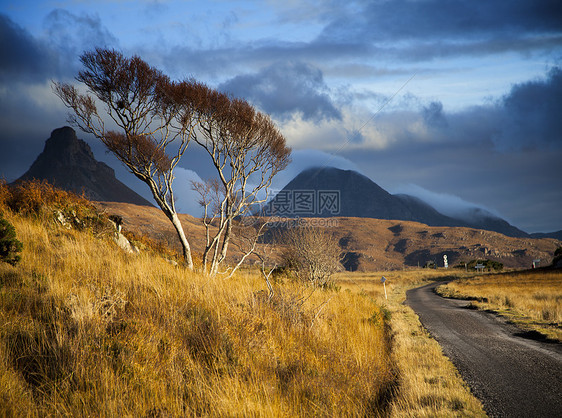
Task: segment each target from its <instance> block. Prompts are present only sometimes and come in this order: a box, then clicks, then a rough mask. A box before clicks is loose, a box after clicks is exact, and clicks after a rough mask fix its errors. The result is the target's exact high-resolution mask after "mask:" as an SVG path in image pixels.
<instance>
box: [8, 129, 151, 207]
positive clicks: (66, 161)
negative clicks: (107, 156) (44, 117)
mask: <svg viewBox="0 0 562 418" xmlns="http://www.w3.org/2000/svg"><path fill="white" fill-rule="evenodd" d="M32 179H38V180H46V181H48V182H49V183H51V184H53V185H55V186H57V187H60V188H61V189H64V190H68V191H72V192H75V193H78V194H80V193H82V192H84V193H85V195H86V196H87V197H88V198H89V199H91V200H98V201H109V202H125V203H134V204H136V205H143V206H152V204H151V203H150V202H149V201H148V200H146V199H145V198H143V197H142V196H140V195H139V194H137V193H136V192H134V191H133V190H131V189H130V188H129V187H127V186H126V185H125V184H123V183H122V182H120V181H119V180H118V179H117V178H116V177H115V171H114V170H113V169H112V168H111V167H109V166H108V165H107V164H105V163H102V162H100V161H97V160H96V159H95V157H94V154H93V153H92V150H91V148H90V146H89V145H88V144H87V143H86V142H84V141H83V140H81V139H78V137H77V136H76V132H75V131H74V129H72V128H70V127H68V126H65V127H63V128H58V129H55V130H54V131H53V132H52V133H51V136H50V138H49V139H47V141H46V142H45V148H44V149H43V152H42V153H41V154H39V156H38V157H37V159H36V160H35V161H34V163H33V164H32V165H31V167H30V168H29V170H28V171H27V172H26V173H25V174H24V175H23V176H21V177H20V178H19V179H17V180H16V182H18V181H22V180H32Z"/></svg>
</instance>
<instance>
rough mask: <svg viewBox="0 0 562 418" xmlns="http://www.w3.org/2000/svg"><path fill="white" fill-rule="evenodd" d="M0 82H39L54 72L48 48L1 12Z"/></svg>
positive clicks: (53, 57) (53, 58)
mask: <svg viewBox="0 0 562 418" xmlns="http://www.w3.org/2000/svg"><path fill="white" fill-rule="evenodd" d="M0 39H2V42H0V82H2V83H6V82H13V81H14V80H19V81H26V82H41V81H44V80H46V79H48V78H49V77H51V76H52V75H54V74H56V73H57V70H58V58H57V56H56V54H55V53H54V52H53V51H52V50H51V48H50V47H49V46H48V45H46V44H45V43H43V42H41V41H40V40H37V39H35V38H34V37H33V36H32V35H31V34H30V33H29V32H27V31H26V30H24V29H23V28H22V27H20V26H19V25H17V24H16V23H15V22H13V21H12V20H11V19H10V18H9V17H7V16H5V15H3V14H0Z"/></svg>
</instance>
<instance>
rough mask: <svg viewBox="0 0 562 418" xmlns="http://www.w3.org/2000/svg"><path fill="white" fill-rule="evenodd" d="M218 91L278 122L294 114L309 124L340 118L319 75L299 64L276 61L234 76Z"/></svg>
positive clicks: (320, 73) (319, 72)
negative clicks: (235, 97) (270, 116)
mask: <svg viewBox="0 0 562 418" xmlns="http://www.w3.org/2000/svg"><path fill="white" fill-rule="evenodd" d="M219 89H220V90H222V91H225V92H228V93H231V94H233V95H234V96H242V97H244V98H246V99H248V100H249V101H251V102H253V103H255V104H256V105H257V106H258V107H260V108H261V109H262V110H264V111H265V112H267V113H270V114H271V115H273V116H275V117H277V118H280V119H284V118H289V117H291V115H293V114H294V113H296V112H299V113H301V114H302V117H303V119H305V120H313V121H319V120H322V119H327V120H330V119H341V117H342V116H341V113H340V111H339V110H338V109H337V108H336V106H335V105H334V103H333V102H332V100H331V99H330V96H329V95H328V91H329V89H328V87H327V86H326V84H325V82H324V78H323V75H322V72H321V71H320V70H319V69H317V68H314V67H312V66H310V65H307V64H304V63H301V62H297V63H280V62H277V63H275V64H273V65H270V66H268V67H265V68H263V69H262V70H260V71H259V72H257V73H255V74H247V75H240V76H237V77H234V78H233V79H231V80H229V81H227V82H225V83H223V84H221V85H220V86H219Z"/></svg>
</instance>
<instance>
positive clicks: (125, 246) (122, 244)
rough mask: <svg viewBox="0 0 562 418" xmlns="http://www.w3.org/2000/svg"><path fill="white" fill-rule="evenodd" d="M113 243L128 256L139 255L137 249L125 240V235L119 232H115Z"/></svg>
mask: <svg viewBox="0 0 562 418" xmlns="http://www.w3.org/2000/svg"><path fill="white" fill-rule="evenodd" d="M114 241H115V243H116V244H117V245H118V246H119V248H121V249H122V250H123V251H125V252H127V253H129V254H138V253H139V250H138V248H137V247H135V246H134V245H133V244H131V242H130V241H129V240H128V239H127V238H125V235H123V234H122V233H120V232H117V233H116V234H115V238H114Z"/></svg>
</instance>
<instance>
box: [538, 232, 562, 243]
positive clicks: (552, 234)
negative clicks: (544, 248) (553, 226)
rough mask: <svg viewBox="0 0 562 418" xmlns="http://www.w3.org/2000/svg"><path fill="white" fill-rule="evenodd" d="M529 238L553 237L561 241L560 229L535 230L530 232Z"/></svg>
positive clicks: (561, 233)
mask: <svg viewBox="0 0 562 418" xmlns="http://www.w3.org/2000/svg"><path fill="white" fill-rule="evenodd" d="M531 238H554V239H557V240H558V241H562V230H560V231H556V232H535V233H533V234H531Z"/></svg>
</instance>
